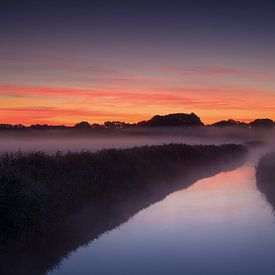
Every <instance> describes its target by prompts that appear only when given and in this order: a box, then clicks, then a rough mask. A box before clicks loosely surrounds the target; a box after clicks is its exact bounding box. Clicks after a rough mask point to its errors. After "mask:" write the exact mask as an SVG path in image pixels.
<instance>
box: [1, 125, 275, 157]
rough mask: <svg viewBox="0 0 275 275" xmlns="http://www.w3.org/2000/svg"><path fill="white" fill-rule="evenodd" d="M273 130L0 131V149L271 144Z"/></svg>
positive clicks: (67, 149)
mask: <svg viewBox="0 0 275 275" xmlns="http://www.w3.org/2000/svg"><path fill="white" fill-rule="evenodd" d="M274 136H275V131H274V130H270V129H269V130H268V129H266V130H265V129H257V130H252V129H240V128H234V127H227V128H215V127H208V128H206V127H205V128H195V127H194V128H184V129H183V128H155V129H146V128H141V129H116V130H108V131H104V132H97V131H73V130H40V131H39V130H33V131H29V132H20V131H9V132H1V133H0V152H1V153H4V152H17V151H26V152H29V151H43V152H46V153H49V154H51V153H54V152H56V151H63V152H66V151H72V152H78V151H81V150H88V151H92V152H94V151H99V150H102V149H110V148H130V147H134V146H144V145H159V144H169V143H185V144H190V145H199V144H201V145H210V144H213V145H220V144H226V143H246V142H252V141H257V142H262V143H266V144H271V143H272V142H273V140H274Z"/></svg>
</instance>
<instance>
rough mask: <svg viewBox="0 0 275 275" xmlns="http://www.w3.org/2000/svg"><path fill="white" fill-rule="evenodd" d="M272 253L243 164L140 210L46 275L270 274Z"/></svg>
mask: <svg viewBox="0 0 275 275" xmlns="http://www.w3.org/2000/svg"><path fill="white" fill-rule="evenodd" d="M274 255H275V218H274V216H273V213H272V209H271V207H270V206H269V205H268V204H267V203H266V201H265V199H264V197H263V195H262V194H260V193H259V192H258V191H257V188H256V185H255V168H254V165H253V164H250V163H248V164H246V165H244V166H242V167H240V168H238V169H236V170H234V171H231V172H225V173H220V174H218V175H216V176H213V177H210V178H206V179H203V180H200V181H197V182H196V183H195V184H194V185H192V186H191V187H189V188H188V189H185V190H182V191H179V192H176V193H173V194H171V195H169V196H167V197H166V198H165V199H164V200H163V201H160V202H158V203H156V204H154V205H152V206H150V207H148V208H147V209H145V210H142V211H140V212H139V213H138V214H136V215H135V216H134V217H133V218H132V219H130V220H129V221H128V222H127V223H125V224H122V225H121V226H120V227H118V228H116V229H114V230H112V231H110V232H108V233H105V234H104V235H102V236H101V237H99V238H98V239H96V240H94V241H92V242H91V243H89V244H88V245H87V246H85V247H80V248H79V249H77V250H76V251H74V252H72V253H71V254H70V255H69V256H68V257H67V258H66V259H63V261H62V262H61V264H60V265H59V266H58V267H57V268H56V269H55V270H53V271H52V272H49V273H48V275H75V274H78V275H90V274H93V275H96V274H104V275H107V274H112V275H115V274H120V275H135V274H137V275H140V274H142V275H147V274H148V275H151V274H154V275H155V274H156V275H161V274H181V275H182V274H187V275H192V274H195V275H198V274H201V275H206V274H211V275H213V274H219V275H224V274H234V275H236V274H249V275H251V274H257V275H259V274H263V275H269V274H270V275H274V274H275V261H274Z"/></svg>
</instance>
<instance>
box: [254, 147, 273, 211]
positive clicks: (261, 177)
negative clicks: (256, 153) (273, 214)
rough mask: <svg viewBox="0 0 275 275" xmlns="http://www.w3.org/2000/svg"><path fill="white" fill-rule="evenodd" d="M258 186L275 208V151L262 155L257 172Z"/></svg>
mask: <svg viewBox="0 0 275 275" xmlns="http://www.w3.org/2000/svg"><path fill="white" fill-rule="evenodd" d="M256 179H257V187H258V189H259V191H261V192H262V193H263V194H264V195H265V197H266V199H267V201H268V202H269V203H270V204H271V205H272V207H273V209H275V152H273V153H269V154H267V155H265V156H264V157H262V158H261V159H260V161H259V164H258V166H257V172H256Z"/></svg>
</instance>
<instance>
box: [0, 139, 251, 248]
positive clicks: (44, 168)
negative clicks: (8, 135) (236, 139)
mask: <svg viewBox="0 0 275 275" xmlns="http://www.w3.org/2000/svg"><path fill="white" fill-rule="evenodd" d="M245 154H246V149H245V147H243V146H241V145H223V146H189V145H184V144H170V145H162V146H143V147H134V148H131V149H121V150H119V149H111V150H103V151H100V152H97V153H91V152H80V153H69V152H68V153H64V154H63V153H60V152H58V153H56V154H55V155H47V154H45V153H42V152H33V153H21V152H18V153H16V154H4V155H2V156H1V159H0V182H1V187H0V196H1V208H0V212H1V213H0V214H1V221H0V226H1V229H0V230H1V240H0V241H1V243H5V241H6V240H7V239H14V238H23V239H24V238H28V237H29V236H31V235H32V234H33V232H40V233H41V232H42V233H43V232H47V231H48V228H49V227H52V225H53V224H55V223H57V222H58V220H59V218H60V217H63V216H66V215H67V214H69V213H71V211H73V210H74V209H76V208H77V207H79V206H81V205H83V204H84V203H86V202H91V201H98V200H99V201H100V200H101V199H102V200H109V201H110V203H111V201H112V200H119V199H120V198H123V199H125V194H133V193H136V192H139V191H140V190H148V189H158V188H160V187H161V186H162V185H165V184H167V182H169V181H171V179H177V178H185V177H191V175H192V174H194V173H195V174H197V175H201V174H204V173H205V172H206V171H207V169H209V168H210V167H212V166H213V165H214V166H215V170H216V171H219V170H222V167H223V166H224V165H225V164H227V163H230V162H232V161H238V160H239V159H240V158H243V157H244V155H245ZM194 167H195V169H193V168H194Z"/></svg>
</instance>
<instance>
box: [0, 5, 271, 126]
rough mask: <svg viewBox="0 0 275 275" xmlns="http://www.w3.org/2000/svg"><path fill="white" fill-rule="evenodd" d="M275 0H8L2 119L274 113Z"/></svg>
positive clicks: (2, 24) (3, 23) (210, 118)
mask: <svg viewBox="0 0 275 275" xmlns="http://www.w3.org/2000/svg"><path fill="white" fill-rule="evenodd" d="M274 14H275V1H273V0H272V1H271V0H265V1H262V0H261V1H253V0H250V1H242V0H239V1H225V0H219V1H217V0H208V1H206V0H204V1H203V0H192V1H191V0H190V1H184V0H182V1H176V0H175V1H173V0H170V1H161V0H158V1H150V0H147V1H143V0H140V1H130V0H128V1H119V0H117V1H114V0H113V1H106V0H101V1H92V0H90V1H85V0H75V1H72V0H66V1H63V0H58V1H57V0H47V1H41V0H36V1H30V0H24V1H22V0H21V1H13V0H9V1H7V0H6V1H3V2H1V9H0V123H11V124H18V123H21V124H26V125H29V124H37V123H40V124H41V123H47V124H66V125H72V124H74V123H76V122H79V121H82V120H86V121H89V122H90V123H102V122H104V121H106V120H120V121H128V122H136V121H140V120H143V119H148V118H150V117H151V116H153V115H156V114H167V113H176V112H183V113H191V112H195V113H196V114H197V115H199V116H200V117H201V119H202V121H203V122H205V123H211V122H214V121H217V120H221V119H228V118H233V119H238V120H242V121H250V120H252V119H254V118H265V117H269V118H272V119H275V104H274V103H275V28H274V26H275V16H274Z"/></svg>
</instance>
